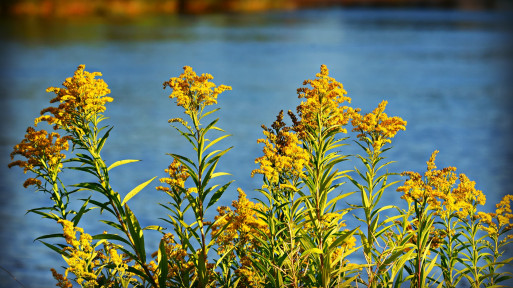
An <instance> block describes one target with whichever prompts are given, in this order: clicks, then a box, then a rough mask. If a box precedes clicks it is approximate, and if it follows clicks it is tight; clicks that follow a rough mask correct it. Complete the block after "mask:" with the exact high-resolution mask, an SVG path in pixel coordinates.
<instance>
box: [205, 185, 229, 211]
mask: <svg viewBox="0 0 513 288" xmlns="http://www.w3.org/2000/svg"><path fill="white" fill-rule="evenodd" d="M232 182H233V180H232V181H230V182H228V183H226V184H225V185H223V187H221V188H219V189H217V191H216V192H214V195H212V197H211V198H210V201H208V205H207V208H205V209H208V208H209V207H210V206H212V205H214V204H215V203H216V202H217V201H218V200H219V198H221V196H223V193H224V191H226V189H227V188H228V186H230V184H232Z"/></svg>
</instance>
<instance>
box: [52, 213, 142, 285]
mask: <svg viewBox="0 0 513 288" xmlns="http://www.w3.org/2000/svg"><path fill="white" fill-rule="evenodd" d="M58 223H60V224H62V227H63V236H64V239H65V240H66V243H67V244H68V245H69V246H67V247H65V248H64V251H65V252H67V254H68V256H67V257H64V260H65V261H66V263H67V264H68V268H66V271H65V274H64V275H61V274H59V273H57V271H55V269H52V274H53V277H54V278H55V279H56V280H57V281H58V283H57V286H59V287H62V288H64V287H66V288H68V287H72V285H71V282H70V280H69V279H68V274H69V273H73V274H74V275H75V277H76V278H75V279H73V280H74V281H76V282H77V283H78V284H79V285H80V286H81V287H99V286H98V285H99V283H103V284H102V285H104V286H102V287H111V286H112V285H114V282H115V281H116V280H115V279H113V278H110V277H109V278H108V279H107V278H106V277H105V275H102V273H101V272H102V269H103V268H104V267H105V266H107V265H112V267H114V268H113V270H111V271H109V272H110V273H111V275H112V276H114V275H116V274H117V278H124V279H128V281H129V282H134V283H135V282H136V279H135V278H132V277H135V276H136V275H135V274H133V273H130V272H127V271H128V264H127V263H128V262H130V261H131V260H130V258H127V257H125V256H126V255H125V254H121V255H120V254H118V251H117V250H116V247H117V246H116V245H114V244H111V243H109V242H107V241H105V242H104V249H100V250H95V246H92V241H93V238H92V237H91V235H89V234H87V233H84V229H82V228H80V227H75V226H74V224H73V222H71V221H68V220H64V219H61V220H59V221H58ZM77 232H78V233H80V237H79V238H78V239H77V236H76V233H77ZM124 257H125V258H126V259H123V258H124ZM134 268H135V267H134Z"/></svg>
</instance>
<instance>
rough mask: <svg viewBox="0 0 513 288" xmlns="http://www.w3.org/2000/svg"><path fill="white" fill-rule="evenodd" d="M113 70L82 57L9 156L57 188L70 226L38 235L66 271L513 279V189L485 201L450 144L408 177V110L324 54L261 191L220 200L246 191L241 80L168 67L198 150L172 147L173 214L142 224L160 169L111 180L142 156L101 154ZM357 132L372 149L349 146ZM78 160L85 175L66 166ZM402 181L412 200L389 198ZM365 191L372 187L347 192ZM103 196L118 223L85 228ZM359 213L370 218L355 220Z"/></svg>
mask: <svg viewBox="0 0 513 288" xmlns="http://www.w3.org/2000/svg"><path fill="white" fill-rule="evenodd" d="M98 77H101V73H99V72H87V71H86V70H85V66H84V65H80V66H79V67H78V68H77V70H76V71H75V73H74V75H73V76H72V77H69V78H67V79H66V80H65V81H64V83H63V87H62V88H56V87H52V88H49V89H48V90H47V91H48V92H53V93H54V94H55V97H54V98H53V99H52V100H51V101H50V102H51V103H56V105H57V106H51V107H48V108H45V109H43V110H42V111H41V115H40V116H39V117H36V118H35V121H34V122H35V123H34V127H29V128H28V129H27V130H26V135H25V137H24V139H23V140H22V141H21V142H20V143H19V144H17V145H15V146H14V149H13V152H12V153H11V158H12V163H10V164H9V167H13V166H19V167H21V168H23V170H24V172H25V173H30V177H29V178H28V179H27V180H26V181H25V182H24V183H23V186H24V187H25V188H29V187H34V188H35V189H36V191H40V192H43V193H44V194H45V195H48V196H49V198H50V199H51V201H52V203H53V204H52V205H50V206H45V207H35V208H33V209H30V210H29V212H31V213H36V214H38V215H41V216H42V217H43V218H48V219H50V220H52V221H54V222H55V224H56V227H57V229H58V230H60V231H62V232H55V233H51V234H47V235H41V236H39V237H37V238H36V240H39V241H40V242H42V243H43V244H44V245H46V246H47V247H48V248H50V249H51V250H53V251H54V252H56V253H58V254H60V255H62V257H63V260H64V265H63V270H62V271H60V272H59V271H58V269H54V268H51V273H52V275H53V277H54V279H55V281H56V286H58V287H66V288H69V287H74V286H75V287H123V288H127V287H154V288H157V287H158V288H163V287H184V288H185V287H186V288H193V287H194V288H196V287H201V288H206V287H226V288H228V287H230V288H237V287H239V288H246V287H280V288H281V287H297V288H299V287H322V288H332V287H333V288H334V287H369V288H371V287H372V288H378V287H390V288H398V287H417V288H421V287H441V288H455V287H461V286H465V285H467V286H470V287H476V288H477V287H505V286H504V283H505V281H506V280H508V279H510V278H511V273H509V272H507V271H508V269H509V268H511V267H510V265H511V261H512V260H513V258H508V257H507V255H506V250H507V249H508V248H509V246H510V244H511V242H512V241H513V240H512V238H513V236H512V235H511V230H512V228H513V224H512V221H511V219H513V212H512V210H511V201H512V200H513V196H511V195H506V196H504V198H503V199H502V201H500V202H499V203H498V204H497V206H496V210H495V211H494V212H486V211H481V207H482V206H483V205H484V204H485V201H486V199H485V195H484V193H483V192H482V191H480V190H478V189H476V183H475V182H474V181H471V180H470V179H468V177H467V176H466V175H465V174H463V173H460V174H459V175H458V174H456V168H454V167H447V168H443V169H437V167H436V165H435V158H436V155H437V153H438V151H435V152H434V153H433V154H432V155H431V157H430V159H429V161H428V162H427V170H426V172H424V173H423V174H420V173H418V172H403V173H402V174H401V175H402V176H403V177H404V176H406V178H405V179H404V183H403V184H402V185H399V184H398V183H399V182H400V181H401V180H400V179H399V177H400V175H398V174H395V173H390V172H389V171H388V168H389V167H390V166H389V165H391V164H392V163H393V162H394V161H389V160H385V159H386V157H385V155H386V152H387V151H388V150H389V149H392V146H391V144H392V139H393V138H394V137H395V136H396V134H397V133H398V132H399V131H403V130H406V121H405V120H403V119H402V118H400V117H398V116H393V117H391V116H388V115H387V114H386V113H385V108H386V105H387V101H383V102H381V103H380V104H379V105H378V107H377V108H375V109H374V110H373V111H371V112H370V113H367V114H361V113H360V112H361V109H359V108H358V109H356V108H353V107H351V106H350V102H351V98H350V97H348V96H347V92H346V91H345V89H344V87H343V85H342V84H341V83H340V82H338V81H337V80H335V79H334V78H333V77H331V76H330V74H329V70H328V68H327V66H325V65H322V66H321V69H320V72H319V73H317V74H316V75H315V78H314V79H311V80H305V81H304V82H303V86H302V87H300V88H299V89H298V90H297V94H298V96H299V98H300V99H301V102H300V103H299V105H298V106H297V108H296V112H292V111H288V113H284V112H283V111H280V112H279V113H278V116H277V117H276V121H274V122H273V123H272V124H271V126H270V127H267V126H265V125H262V128H263V134H264V137H263V138H262V139H259V140H258V143H260V144H263V146H264V147H263V151H262V152H263V155H260V156H257V158H256V159H255V164H257V167H256V168H255V169H254V170H253V172H252V173H251V176H252V177H255V176H256V175H259V176H261V177H262V184H261V186H260V187H255V188H256V189H255V190H256V191H254V192H249V193H246V192H244V191H243V190H242V189H240V188H239V189H237V193H238V199H237V200H234V201H233V202H232V208H230V207H226V206H218V205H217V204H218V203H219V201H220V200H221V199H227V197H226V194H227V193H228V194H235V191H234V190H229V189H231V183H232V182H233V181H234V180H233V179H228V180H225V181H221V180H220V179H225V178H227V177H228V178H229V177H230V174H228V173H225V172H219V171H218V165H221V164H222V161H221V159H222V158H223V156H224V155H225V154H226V153H228V152H229V151H230V150H231V149H232V147H223V148H218V147H220V145H222V143H223V141H222V140H225V139H227V138H228V137H229V136H230V135H229V134H228V133H226V132H225V131H224V130H222V129H221V128H219V127H217V123H218V121H219V119H217V118H215V115H216V112H217V111H218V110H219V109H220V108H219V107H216V105H217V97H218V96H219V95H221V93H223V92H225V91H228V90H231V87H229V86H226V85H219V86H217V85H216V84H214V83H213V82H212V81H211V80H213V76H212V75H210V74H206V73H205V74H200V75H198V74H196V72H194V70H193V69H192V68H191V67H188V66H185V67H184V68H183V73H181V74H180V75H179V76H178V77H171V78H170V79H169V81H166V82H164V88H170V89H171V90H172V91H171V94H170V95H169V97H170V98H171V99H174V101H176V104H177V105H178V106H179V107H181V108H182V109H183V111H184V114H185V117H176V116H175V117H173V118H172V119H170V120H169V122H170V123H171V126H172V127H174V129H175V130H176V132H177V133H178V134H179V135H181V137H183V138H185V139H186V140H187V142H188V143H189V144H190V147H191V148H192V149H190V153H191V154H190V155H192V156H188V157H186V156H184V155H180V154H177V153H174V152H173V151H170V153H169V154H168V155H169V156H170V157H171V159H170V162H171V163H170V164H169V166H168V167H167V169H165V173H166V175H165V177H161V178H160V182H161V184H160V185H157V187H156V189H157V190H158V191H160V192H162V193H164V194H165V195H166V196H167V198H166V199H168V200H167V202H165V203H160V204H159V203H154V204H155V205H161V206H162V207H164V208H165V209H166V211H167V212H168V213H167V214H168V215H164V216H163V217H161V218H160V219H155V223H153V225H150V226H147V227H141V226H140V224H139V221H138V220H137V219H138V218H137V216H136V215H135V214H134V212H133V211H132V210H131V209H130V206H129V205H128V203H129V202H130V201H132V202H133V201H136V200H137V197H135V196H136V195H137V194H138V193H144V192H141V191H142V190H143V189H144V188H145V187H147V186H148V185H150V184H151V183H152V181H153V180H154V179H155V178H157V177H158V176H155V177H153V178H151V179H148V180H147V181H145V182H144V183H142V184H137V183H135V184H134V187H135V188H133V189H132V190H131V191H120V192H118V189H115V188H114V187H112V186H111V181H110V176H111V175H110V171H111V170H112V169H114V168H116V167H119V166H122V165H124V164H129V163H132V162H136V161H138V160H132V159H127V160H119V161H115V162H113V163H109V164H108V163H106V161H105V160H104V159H103V158H102V149H103V147H104V146H105V145H107V142H108V141H107V140H108V137H109V135H110V133H111V132H112V129H113V127H109V126H106V125H105V124H104V123H105V122H103V121H104V120H105V119H107V116H105V112H106V106H105V105H106V104H107V103H110V102H112V101H113V100H114V99H113V98H111V97H109V96H108V95H109V94H110V90H109V88H108V86H107V84H106V83H105V82H104V81H103V80H102V79H101V78H98ZM284 114H288V116H289V117H290V120H289V124H287V121H286V120H285V119H284ZM44 123H46V124H44ZM42 125H48V126H51V127H52V128H53V130H54V131H52V132H47V131H46V130H44V129H41V127H38V126H42ZM412 129H415V127H413V128H412ZM348 130H352V131H348ZM352 132H355V133H352ZM351 140H354V141H351ZM353 143H354V144H355V145H357V146H358V147H360V148H361V151H362V153H361V154H358V155H349V153H348V152H347V151H349V150H347V149H346V148H347V145H352V144H353ZM188 155H189V154H188ZM351 161H355V164H353V165H351ZM399 164H400V163H396V164H394V165H399ZM347 167H354V170H348V168H347ZM65 170H66V171H69V172H70V175H68V176H67V177H62V174H61V173H62V172H63V171H65ZM70 176H71V177H70ZM221 176H224V177H222V178H218V177H221ZM248 176H249V175H248ZM215 178H216V179H215ZM72 179H87V180H79V181H76V182H73V180H72ZM213 179H215V180H213ZM346 182H347V183H346ZM219 183H221V184H219ZM228 191H230V192H228ZM396 191H398V192H399V193H400V194H396V195H397V197H398V198H399V197H400V198H402V199H404V200H405V201H404V202H403V205H401V204H396V205H382V203H381V202H380V200H381V199H382V197H383V196H384V195H386V194H390V193H397V192H396ZM352 194H354V195H355V196H357V195H359V197H357V198H356V199H358V200H356V202H354V203H348V202H349V201H348V200H347V199H355V198H354V197H350V198H348V196H349V195H352ZM387 197H390V196H387ZM252 198H253V199H256V200H254V201H253V200H250V199H252ZM352 201H354V200H352ZM132 202H130V203H132ZM77 207H78V208H77ZM214 208H217V215H215V216H214V217H213V219H209V218H208V217H207V215H211V214H209V213H207V212H209V211H211V210H212V209H214ZM92 210H96V211H100V212H101V213H100V214H99V215H97V214H95V215H94V217H100V219H99V220H100V221H101V223H103V224H102V225H104V227H105V230H106V231H104V232H103V233H99V234H97V235H92V234H89V233H86V231H84V229H83V228H82V227H87V225H84V222H86V224H87V223H88V222H89V221H91V220H92V219H93V218H92V217H93V215H92V214H91V213H90V212H91V211H92ZM351 214H354V217H356V220H357V221H356V223H358V225H357V226H354V225H349V224H348V223H353V222H352V221H349V220H350V219H354V218H353V217H352V216H351ZM81 223H82V224H81ZM150 230H154V231H153V232H151V233H156V234H157V235H160V236H161V237H160V242H159V243H158V245H147V244H146V243H145V242H146V239H148V238H147V237H145V236H146V234H145V233H149V232H148V231H150ZM159 233H160V234H159ZM154 244H157V243H154ZM148 246H153V247H156V246H158V249H157V251H148V248H147V247H148Z"/></svg>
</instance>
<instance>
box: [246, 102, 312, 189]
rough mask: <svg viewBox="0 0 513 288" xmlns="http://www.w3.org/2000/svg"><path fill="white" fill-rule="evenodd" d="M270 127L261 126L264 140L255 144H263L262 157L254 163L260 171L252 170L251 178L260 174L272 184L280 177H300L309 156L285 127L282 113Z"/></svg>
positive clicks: (294, 134)
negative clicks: (258, 166)
mask: <svg viewBox="0 0 513 288" xmlns="http://www.w3.org/2000/svg"><path fill="white" fill-rule="evenodd" d="M271 127H272V129H270V128H267V127H266V126H265V125H262V128H263V129H264V131H263V133H264V135H265V136H266V138H264V139H258V141H257V142H258V143H264V145H265V146H264V149H263V152H264V156H262V157H259V158H257V159H255V163H257V164H260V169H255V170H253V171H252V172H251V177H253V176H254V175H255V174H262V175H264V176H265V177H266V178H267V180H268V181H269V182H270V183H274V184H276V183H278V182H279V180H280V176H285V177H302V176H303V175H304V174H303V167H304V165H306V164H307V163H308V159H309V154H308V152H307V151H306V150H305V149H303V148H302V147H301V141H299V139H298V136H297V134H296V133H293V132H292V131H291V129H290V128H289V127H285V123H283V111H281V112H280V114H279V115H278V117H277V120H276V121H275V122H274V123H273V125H272V126H271ZM289 188H290V187H289Z"/></svg>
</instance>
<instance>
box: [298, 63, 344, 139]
mask: <svg viewBox="0 0 513 288" xmlns="http://www.w3.org/2000/svg"><path fill="white" fill-rule="evenodd" d="M316 77H317V78H316V79H313V80H305V81H304V82H303V85H310V87H311V88H308V87H301V88H298V89H297V94H298V98H305V99H306V101H303V102H301V104H300V105H299V106H298V107H297V113H298V114H299V117H300V119H301V120H300V121H298V120H297V119H295V117H292V118H293V122H294V130H295V131H296V132H298V133H299V135H300V137H301V138H302V139H304V137H306V134H305V133H306V130H307V128H311V129H314V130H315V129H317V128H319V127H318V126H319V123H318V120H320V121H321V123H320V124H321V126H322V127H324V128H327V129H329V130H331V129H334V130H337V131H338V132H342V133H346V132H347V131H346V129H344V128H342V126H344V125H346V124H347V123H348V122H349V119H350V118H351V114H352V113H353V111H354V110H353V109H352V108H350V107H348V106H343V105H341V104H342V103H344V102H347V103H351V98H349V97H347V96H345V95H346V94H347V91H346V90H344V87H343V85H342V83H340V82H338V81H336V80H335V79H334V78H332V77H329V70H328V68H327V67H326V65H321V72H320V73H317V74H316ZM289 114H291V113H289Z"/></svg>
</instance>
